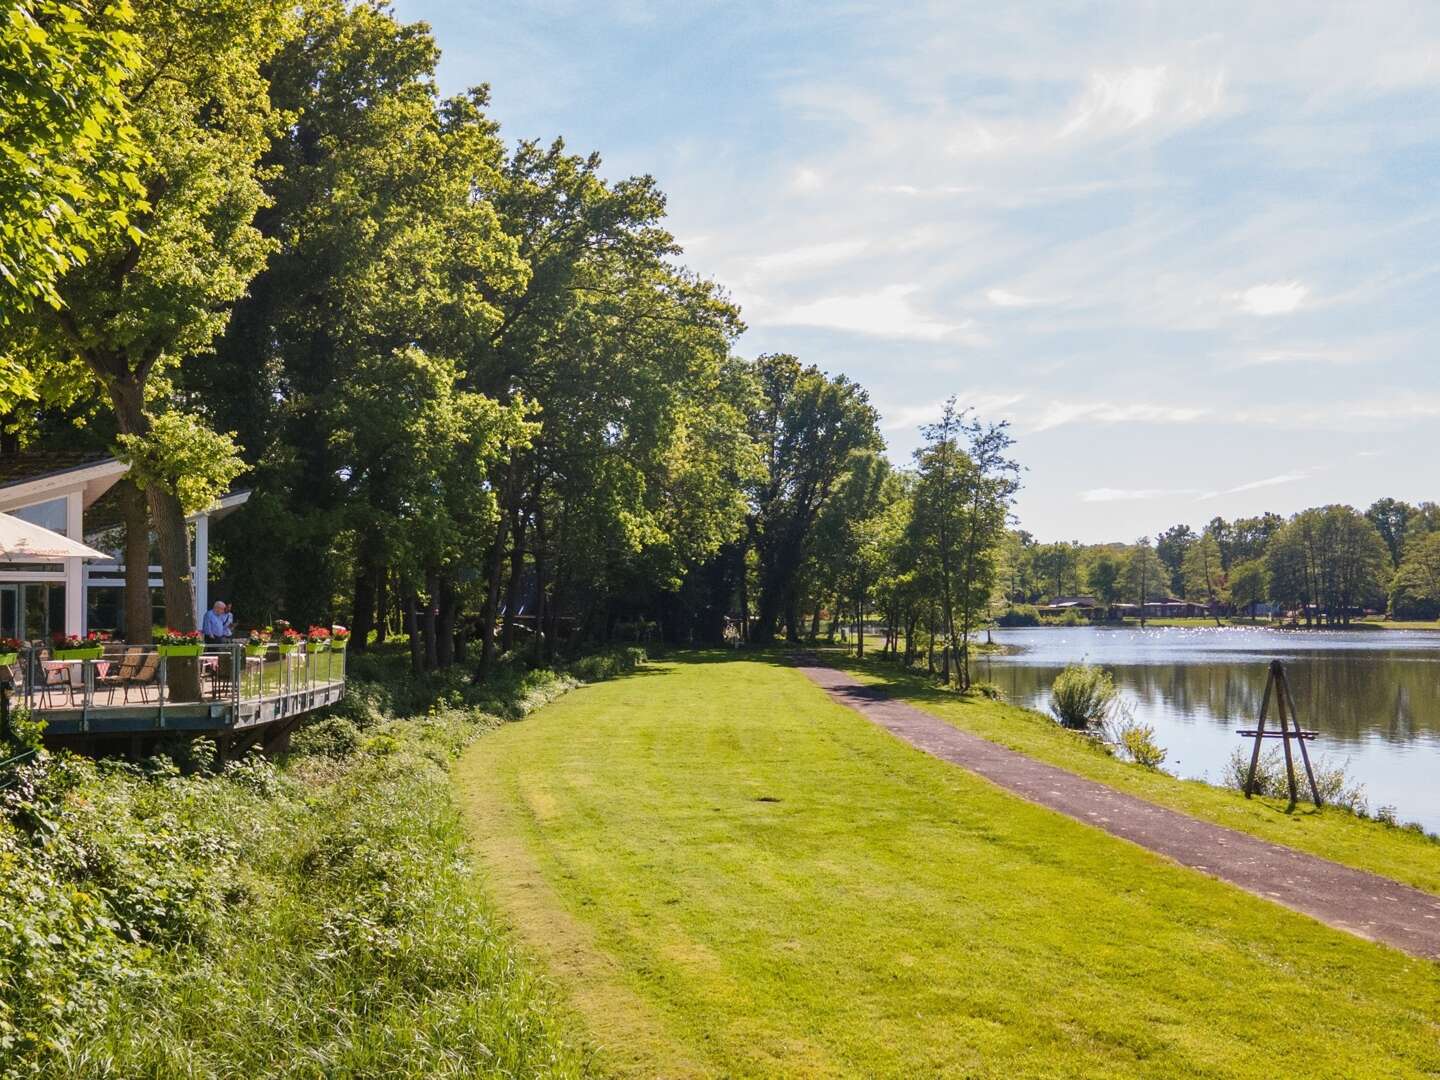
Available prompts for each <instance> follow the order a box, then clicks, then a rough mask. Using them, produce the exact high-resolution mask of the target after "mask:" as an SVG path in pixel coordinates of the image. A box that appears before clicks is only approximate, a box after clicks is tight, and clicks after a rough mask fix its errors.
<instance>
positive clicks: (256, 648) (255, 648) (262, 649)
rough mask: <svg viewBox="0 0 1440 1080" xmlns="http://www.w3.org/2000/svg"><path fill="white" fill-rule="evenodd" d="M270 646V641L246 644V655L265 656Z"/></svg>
mask: <svg viewBox="0 0 1440 1080" xmlns="http://www.w3.org/2000/svg"><path fill="white" fill-rule="evenodd" d="M269 648H270V644H269V643H268V642H263V643H261V644H259V645H246V646H245V655H246V656H264V655H265V653H266V651H267V650H268V649H269Z"/></svg>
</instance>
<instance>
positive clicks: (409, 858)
mask: <svg viewBox="0 0 1440 1080" xmlns="http://www.w3.org/2000/svg"><path fill="white" fill-rule="evenodd" d="M406 663H407V658H406V657H405V656H404V655H403V654H402V653H401V652H400V651H398V650H394V649H392V650H387V651H384V652H382V653H381V654H380V655H378V656H377V655H373V654H371V655H357V656H355V657H353V658H352V674H353V675H354V676H355V678H354V679H353V680H352V682H351V686H350V693H349V696H348V697H347V699H346V700H345V701H344V702H343V704H342V706H341V707H339V708H337V709H336V710H333V711H332V714H331V715H330V716H328V717H326V718H323V719H321V720H319V721H318V722H316V723H313V724H311V725H310V726H308V727H307V728H305V729H303V730H301V731H300V732H299V733H297V735H296V736H295V739H294V746H295V752H294V753H292V754H291V755H289V756H288V757H287V758H285V759H283V760H280V761H275V762H272V761H267V760H264V759H261V758H258V757H252V758H249V759H246V760H244V761H242V762H238V763H234V764H232V765H230V766H229V767H227V768H226V769H224V770H223V772H220V773H218V774H215V773H212V772H210V771H208V770H207V769H206V768H205V767H204V766H205V757H206V755H205V754H204V753H203V747H201V746H199V745H197V746H195V747H190V748H186V747H182V746H181V745H179V744H177V745H176V747H175V748H174V751H173V752H174V757H169V756H164V757H156V758H152V759H150V760H148V761H145V762H142V763H139V764H129V763H124V762H118V761H102V762H92V761H89V760H86V759H81V758H75V757H70V756H63V755H53V756H52V755H46V756H44V757H42V758H41V759H40V760H39V761H37V762H35V763H33V764H31V765H29V766H27V767H26V768H25V769H24V770H23V771H22V772H21V773H20V774H19V776H18V783H17V784H16V785H15V786H14V787H12V788H10V789H9V790H8V791H5V792H3V793H0V926H4V928H5V932H4V933H0V1076H3V1077H6V1078H9V1077H22V1076H23V1077H27V1078H28V1077H47V1076H54V1077H62V1076H63V1077H77V1076H84V1077H87V1078H98V1077H117V1078H129V1077H135V1076H148V1077H157V1078H166V1077H196V1076H200V1077H218V1076H246V1077H278V1076H307V1077H309V1076H340V1075H344V1076H399V1075H403V1076H446V1075H467V1076H468V1075H476V1074H484V1075H516V1076H518V1075H524V1076H553V1077H580V1076H584V1075H586V1074H587V1073H588V1071H589V1066H588V1061H589V1057H588V1051H587V1050H586V1048H585V1047H584V1045H583V1044H582V1042H581V1040H579V1039H578V1038H576V1037H575V1034H574V1030H573V1027H572V1024H571V1022H570V1021H569V1019H568V1018H567V1017H566V1016H565V1015H564V1014H563V1012H562V1010H560V1008H559V1007H558V1006H557V1004H556V1002H555V1001H554V998H553V994H552V993H551V991H550V989H549V988H548V987H547V985H546V983H545V980H544V979H543V977H541V975H540V973H539V972H538V971H536V970H535V968H534V967H533V965H532V964H530V963H529V962H528V961H527V960H526V959H525V958H524V956H522V955H521V954H520V953H518V952H517V951H516V949H515V948H514V946H513V944H512V942H511V940H510V939H509V937H508V936H507V935H506V934H505V933H504V932H503V931H502V930H501V928H500V926H499V925H498V923H497V920H496V918H495V913H494V910H493V908H492V906H491V903H490V901H489V899H488V898H487V896H486V894H485V891H484V888H483V882H478V881H477V880H476V878H475V875H474V874H473V873H472V872H471V871H470V870H469V868H468V864H467V862H466V860H465V857H464V846H465V835H464V832H463V830H462V827H461V825H460V821H459V818H458V815H457V813H456V810H455V806H454V803H453V800H452V797H451V791H450V786H449V764H450V762H451V760H452V759H453V758H454V757H455V756H456V755H458V754H459V753H460V752H461V750H462V749H463V748H464V747H465V746H467V745H469V744H470V743H471V742H472V741H474V740H475V739H476V738H478V737H481V736H482V735H485V734H486V733H487V732H490V731H492V730H494V729H495V728H496V727H497V726H499V725H501V724H502V722H503V720H504V719H513V718H518V717H520V716H523V715H525V714H527V713H529V712H530V711H532V710H533V709H535V708H537V707H539V706H540V705H542V704H544V703H546V702H548V701H551V700H553V699H555V698H556V697H558V696H560V695H562V694H564V693H567V692H568V691H569V690H571V689H573V688H574V687H576V686H578V685H580V684H579V682H578V681H577V680H576V679H575V678H574V677H572V675H570V674H569V673H557V672H548V671H547V672H534V673H528V674H526V673H520V672H510V673H507V674H506V675H504V676H503V677H502V678H500V679H499V680H498V681H497V683H495V684H492V685H491V686H488V687H479V688H476V687H471V686H469V685H468V672H466V671H461V670H456V671H453V672H451V673H447V674H445V675H437V676H428V677H424V678H420V679H413V678H410V677H409V676H408V675H406V674H404V668H405V665H406ZM629 666H633V657H631V658H625V657H620V658H614V659H604V658H601V659H592V660H591V661H589V662H588V663H587V664H586V666H585V669H584V670H585V672H586V673H588V674H591V675H600V676H603V675H607V674H611V673H613V672H614V671H615V670H619V669H621V668H624V667H629ZM177 759H178V761H177ZM180 764H183V765H185V766H186V767H187V769H195V768H196V767H197V766H199V768H198V770H197V771H193V772H190V773H189V774H188V775H181V773H180V770H179V768H178V765H180Z"/></svg>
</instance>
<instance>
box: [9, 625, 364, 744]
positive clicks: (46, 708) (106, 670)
mask: <svg viewBox="0 0 1440 1080" xmlns="http://www.w3.org/2000/svg"><path fill="white" fill-rule="evenodd" d="M249 653H255V654H256V655H247V654H249ZM345 656H346V650H345V649H344V648H331V647H329V646H328V645H327V646H324V647H322V648H319V649H317V650H316V651H306V647H305V646H304V645H300V646H296V647H289V646H287V647H286V649H285V651H283V652H282V651H281V648H280V647H279V646H277V645H273V644H272V645H269V646H266V647H264V648H263V649H258V650H257V649H255V648H252V647H247V646H245V645H242V644H230V645H206V646H204V647H203V649H202V651H201V652H200V655H198V656H173V655H168V654H167V652H166V650H165V649H163V648H157V647H156V646H152V645H125V644H115V643H106V644H105V645H104V646H103V647H102V648H101V650H100V655H99V656H98V657H94V658H85V659H72V658H68V657H67V656H66V655H65V653H63V652H61V653H59V654H58V655H57V654H56V653H52V651H51V650H50V649H48V648H41V647H38V646H31V647H27V648H24V649H22V650H21V651H20V652H19V653H18V654H15V659H14V662H13V663H12V664H10V665H9V666H8V671H9V674H10V701H11V702H12V703H13V704H14V705H16V706H21V707H24V708H26V709H28V710H30V711H31V713H32V715H34V716H35V717H37V718H40V719H43V720H44V721H45V723H46V728H45V734H46V738H47V739H50V740H57V741H59V742H62V743H65V744H71V745H73V744H77V743H78V744H80V745H82V746H84V745H93V744H94V743H95V742H96V741H97V740H109V739H114V738H123V737H129V738H131V739H132V740H139V739H144V738H145V737H152V738H153V737H163V736H168V735H181V734H184V735H201V734H205V735H213V736H215V737H216V738H217V739H218V740H219V742H220V745H221V748H222V751H225V752H231V753H239V752H243V750H245V749H246V748H247V747H249V746H252V745H256V744H260V745H264V746H267V747H269V746H272V745H274V744H275V743H276V741H277V740H279V739H283V738H284V736H286V735H288V733H289V731H290V730H291V728H292V727H293V726H294V724H295V722H296V721H297V720H298V718H299V717H300V716H301V715H303V714H304V713H307V712H310V711H312V710H314V709H319V708H322V707H324V706H326V705H330V704H333V703H334V702H336V701H338V700H340V697H341V696H342V694H343V693H344V690H345ZM3 671H4V669H0V675H3Z"/></svg>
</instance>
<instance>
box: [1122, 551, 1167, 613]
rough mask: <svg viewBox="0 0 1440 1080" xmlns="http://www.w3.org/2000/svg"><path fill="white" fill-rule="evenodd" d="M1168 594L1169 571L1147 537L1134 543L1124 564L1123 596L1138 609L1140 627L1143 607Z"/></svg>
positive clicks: (1143, 611)
mask: <svg viewBox="0 0 1440 1080" xmlns="http://www.w3.org/2000/svg"><path fill="white" fill-rule="evenodd" d="M1169 592H1170V569H1169V567H1167V566H1166V565H1165V564H1164V563H1163V562H1161V561H1160V557H1159V556H1158V555H1156V554H1155V548H1154V547H1153V546H1152V545H1151V543H1150V538H1149V537H1148V536H1142V537H1141V538H1140V539H1139V540H1137V541H1135V546H1134V548H1132V549H1131V551H1130V557H1129V559H1127V560H1126V562H1125V595H1126V596H1128V597H1129V598H1130V599H1131V602H1132V603H1134V604H1137V605H1138V606H1139V608H1140V625H1141V626H1144V625H1145V605H1146V604H1147V603H1149V602H1150V601H1152V600H1162V599H1164V598H1165V597H1166V596H1168V595H1169Z"/></svg>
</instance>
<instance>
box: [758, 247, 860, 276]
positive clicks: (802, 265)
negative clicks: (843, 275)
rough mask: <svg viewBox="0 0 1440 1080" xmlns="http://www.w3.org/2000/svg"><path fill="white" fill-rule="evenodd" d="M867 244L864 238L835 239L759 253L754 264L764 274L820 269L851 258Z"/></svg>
mask: <svg viewBox="0 0 1440 1080" xmlns="http://www.w3.org/2000/svg"><path fill="white" fill-rule="evenodd" d="M868 246H869V245H868V244H867V243H866V242H865V241H864V240H836V241H833V242H832V243H829V244H812V245H809V246H807V247H798V248H791V249H789V250H788V251H776V252H772V253H771V254H769V255H761V256H759V257H758V258H757V259H755V262H754V266H755V269H756V270H758V271H760V272H761V273H762V274H766V275H773V274H777V273H789V272H791V271H799V270H816V269H822V268H824V267H827V266H834V265H835V264H836V263H840V262H844V261H845V260H847V259H853V258H854V257H855V256H856V255H859V254H860V253H861V252H863V251H864V250H865V249H866V247H868Z"/></svg>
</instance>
